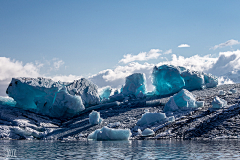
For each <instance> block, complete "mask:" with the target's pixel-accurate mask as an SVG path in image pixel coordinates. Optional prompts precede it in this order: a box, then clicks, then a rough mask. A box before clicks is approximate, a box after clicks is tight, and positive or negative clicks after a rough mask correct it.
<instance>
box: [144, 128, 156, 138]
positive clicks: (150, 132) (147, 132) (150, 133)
mask: <svg viewBox="0 0 240 160" xmlns="http://www.w3.org/2000/svg"><path fill="white" fill-rule="evenodd" d="M154 134H155V132H154V131H153V130H151V129H149V128H146V129H144V131H143V132H142V136H144V137H146V136H151V135H154Z"/></svg>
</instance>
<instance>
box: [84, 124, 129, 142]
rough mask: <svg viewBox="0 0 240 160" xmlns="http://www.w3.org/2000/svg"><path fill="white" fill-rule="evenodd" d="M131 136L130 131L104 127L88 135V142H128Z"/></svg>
mask: <svg viewBox="0 0 240 160" xmlns="http://www.w3.org/2000/svg"><path fill="white" fill-rule="evenodd" d="M131 135H132V133H131V131H130V129H112V128H108V127H106V126H104V127H103V128H102V129H97V130H95V131H94V132H92V133H91V134H89V135H88V139H89V140H97V141H119V140H128V139H129V138H130V136H131Z"/></svg>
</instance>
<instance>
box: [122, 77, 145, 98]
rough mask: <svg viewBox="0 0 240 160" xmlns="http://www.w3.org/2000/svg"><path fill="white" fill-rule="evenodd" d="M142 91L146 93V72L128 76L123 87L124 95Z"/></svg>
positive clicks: (136, 93)
mask: <svg viewBox="0 0 240 160" xmlns="http://www.w3.org/2000/svg"><path fill="white" fill-rule="evenodd" d="M140 92H142V93H143V94H145V93H146V77H145V74H144V73H134V74H132V75H130V76H128V77H126V82H125V85H124V87H123V89H122V93H123V95H124V96H128V95H135V96H137V95H138V94H139V93H140Z"/></svg>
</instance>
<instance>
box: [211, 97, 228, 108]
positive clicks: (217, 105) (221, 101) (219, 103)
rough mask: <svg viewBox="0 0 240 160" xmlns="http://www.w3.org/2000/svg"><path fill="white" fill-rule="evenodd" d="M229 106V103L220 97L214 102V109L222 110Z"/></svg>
mask: <svg viewBox="0 0 240 160" xmlns="http://www.w3.org/2000/svg"><path fill="white" fill-rule="evenodd" d="M226 105H227V101H225V100H224V99H221V98H219V97H218V96H216V97H215V98H214V99H213V101H212V108H216V109H219V108H222V107H224V106H226Z"/></svg>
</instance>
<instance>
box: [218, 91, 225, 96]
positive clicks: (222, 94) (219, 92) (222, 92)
mask: <svg viewBox="0 0 240 160" xmlns="http://www.w3.org/2000/svg"><path fill="white" fill-rule="evenodd" d="M218 95H220V96H224V95H226V92H225V91H223V90H219V91H218Z"/></svg>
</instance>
